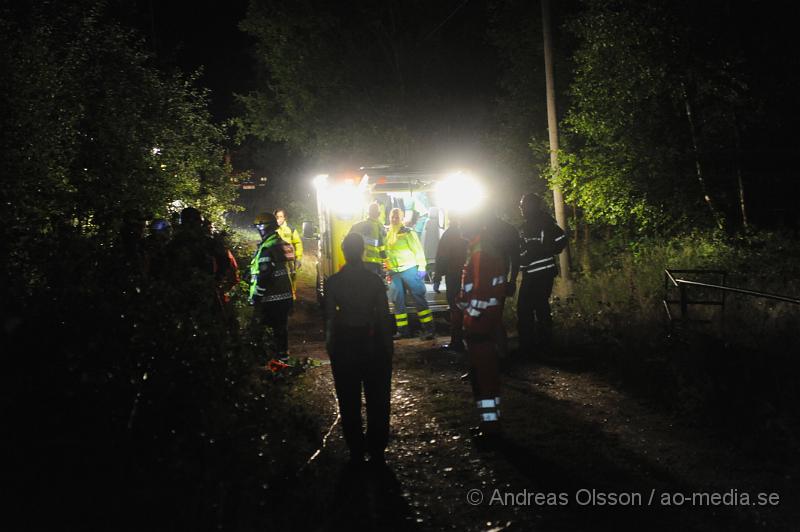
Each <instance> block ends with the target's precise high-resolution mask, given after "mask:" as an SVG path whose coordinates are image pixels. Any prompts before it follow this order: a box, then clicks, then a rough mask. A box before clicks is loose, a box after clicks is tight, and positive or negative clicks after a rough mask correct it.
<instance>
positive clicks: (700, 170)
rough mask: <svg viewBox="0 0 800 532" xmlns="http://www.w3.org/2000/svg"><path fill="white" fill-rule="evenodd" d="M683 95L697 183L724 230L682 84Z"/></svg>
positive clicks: (713, 215) (690, 107) (684, 87)
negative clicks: (711, 191) (709, 184)
mask: <svg viewBox="0 0 800 532" xmlns="http://www.w3.org/2000/svg"><path fill="white" fill-rule="evenodd" d="M681 93H682V96H683V103H684V105H685V106H686V120H687V121H688V122H689V134H690V136H691V138H692V150H693V153H694V164H695V169H696V172H697V181H698V183H700V192H701V193H702V194H703V199H704V200H705V202H706V205H708V210H709V211H710V212H711V217H712V219H713V220H714V222H715V223H716V224H717V227H719V228H720V229H722V228H723V220H722V217H721V216H720V214H719V212H717V209H716V207H714V202H713V201H712V200H711V196H710V195H709V194H708V188H707V187H706V181H705V179H704V178H703V168H702V165H701V164H700V148H699V147H698V143H697V131H696V129H695V125H694V118H693V116H692V104H691V103H690V102H689V95H688V94H687V92H686V85H684V84H683V83H681Z"/></svg>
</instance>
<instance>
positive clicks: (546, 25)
mask: <svg viewBox="0 0 800 532" xmlns="http://www.w3.org/2000/svg"><path fill="white" fill-rule="evenodd" d="M542 35H543V38H544V71H545V86H546V89H547V131H548V133H549V137H550V168H551V169H552V171H553V174H554V175H556V174H557V173H558V117H557V115H556V91H555V82H554V79H553V44H552V36H551V33H550V0H542ZM553 203H554V207H555V211H556V222H558V225H560V226H561V228H562V229H564V230H566V229H567V214H566V209H565V207H564V196H563V194H562V193H561V189H560V188H559V187H558V186H555V187H553ZM569 255H570V252H569V245H567V246H566V247H565V248H564V251H562V252H561V255H559V266H560V267H561V278H562V279H563V280H564V285H565V286H564V289H565V291H566V293H570V292H571V291H572V287H571V286H570V285H571V280H572V276H571V274H570V257H569Z"/></svg>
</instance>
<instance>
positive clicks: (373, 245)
mask: <svg viewBox="0 0 800 532" xmlns="http://www.w3.org/2000/svg"><path fill="white" fill-rule="evenodd" d="M350 232H351V233H358V234H359V235H361V237H362V238H363V239H364V262H374V263H376V264H382V263H383V261H384V259H385V258H386V228H384V227H383V225H382V224H381V223H380V222H379V221H378V220H373V219H371V218H367V219H366V220H364V221H361V222H358V223H357V224H356V225H354V226H353V227H352V228H351V229H350Z"/></svg>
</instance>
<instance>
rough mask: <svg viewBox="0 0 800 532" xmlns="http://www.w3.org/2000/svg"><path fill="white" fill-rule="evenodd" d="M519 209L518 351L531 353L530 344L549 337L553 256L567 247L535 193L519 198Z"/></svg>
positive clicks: (543, 343) (545, 342)
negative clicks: (520, 238) (523, 219)
mask: <svg viewBox="0 0 800 532" xmlns="http://www.w3.org/2000/svg"><path fill="white" fill-rule="evenodd" d="M519 208H520V211H521V212H522V217H523V218H525V223H524V224H523V225H522V231H521V237H522V242H521V248H520V270H521V271H522V285H521V286H520V289H519V295H518V296H517V329H518V330H519V343H520V351H521V352H522V353H523V354H528V355H531V354H533V348H534V347H535V345H534V344H538V346H539V347H547V346H549V344H550V340H551V336H552V324H553V319H552V317H551V316H550V293H551V292H552V291H553V279H555V277H556V274H557V273H558V270H557V268H556V264H557V261H556V259H555V255H558V254H559V253H561V251H562V250H563V249H564V247H565V246H566V245H567V236H566V234H564V231H563V229H561V228H560V227H559V226H558V225H557V224H556V222H555V220H553V218H552V217H551V216H550V215H549V214H548V213H547V212H545V210H544V205H543V202H542V200H541V198H539V196H537V195H536V194H533V193H528V194H525V195H524V196H522V199H521V200H520V202H519Z"/></svg>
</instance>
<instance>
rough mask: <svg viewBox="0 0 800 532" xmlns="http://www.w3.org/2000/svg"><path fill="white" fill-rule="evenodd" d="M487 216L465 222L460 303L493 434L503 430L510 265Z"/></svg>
mask: <svg viewBox="0 0 800 532" xmlns="http://www.w3.org/2000/svg"><path fill="white" fill-rule="evenodd" d="M485 219H486V218H485V217H482V216H473V217H471V219H470V220H464V221H463V223H462V230H463V234H464V237H465V238H467V239H468V240H469V248H468V251H467V261H466V264H465V265H464V275H463V281H462V288H461V297H460V302H459V306H461V308H462V309H463V310H464V321H463V327H464V338H465V339H466V341H467V352H468V354H469V363H470V373H471V375H472V391H473V394H474V397H475V405H476V407H477V409H478V419H479V421H480V430H481V432H482V433H483V434H485V435H492V434H497V433H498V432H499V430H500V376H499V371H498V367H497V366H498V357H497V345H496V339H497V335H498V333H499V331H500V328H501V327H502V320H503V304H504V302H505V297H506V281H507V279H506V273H507V270H508V264H507V262H506V257H505V255H504V253H503V250H502V245H501V243H500V242H498V241H497V240H496V239H492V238H491V237H490V235H491V232H490V231H489V230H487V228H486V227H485V226H484V225H482V224H481V222H480V221H479V220H485Z"/></svg>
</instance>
